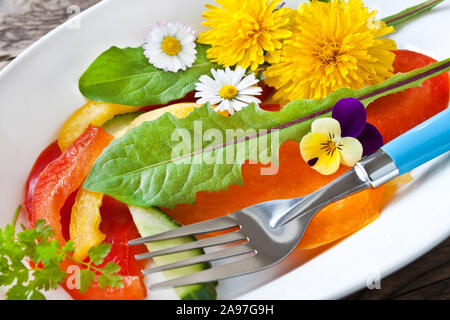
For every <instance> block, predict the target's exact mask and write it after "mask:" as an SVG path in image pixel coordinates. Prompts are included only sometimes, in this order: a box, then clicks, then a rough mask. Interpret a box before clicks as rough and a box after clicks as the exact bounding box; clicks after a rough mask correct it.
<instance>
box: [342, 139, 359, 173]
mask: <svg viewBox="0 0 450 320" xmlns="http://www.w3.org/2000/svg"><path fill="white" fill-rule="evenodd" d="M339 152H340V154H341V163H342V164H343V165H344V166H348V167H353V166H354V165H355V163H356V162H357V161H359V160H361V157H362V154H363V146H362V144H361V142H359V141H358V139H355V138H352V137H345V138H342V139H341V141H340V150H339Z"/></svg>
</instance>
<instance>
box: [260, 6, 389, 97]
mask: <svg viewBox="0 0 450 320" xmlns="http://www.w3.org/2000/svg"><path fill="white" fill-rule="evenodd" d="M375 14H376V12H375V11H373V10H370V9H368V8H367V7H365V6H364V3H363V2H362V1H361V0H347V1H341V0H332V1H330V2H322V1H308V2H306V3H304V4H301V5H300V7H299V8H298V10H296V11H293V12H292V13H291V14H290V15H289V22H288V23H287V24H286V25H285V26H284V28H285V29H287V30H289V31H291V32H292V36H291V37H289V38H288V39H285V40H283V44H282V46H281V48H279V49H276V50H275V52H271V53H270V55H267V59H269V60H270V63H272V65H271V66H269V67H268V68H267V70H266V71H265V72H264V75H265V76H266V77H267V78H266V79H265V82H266V83H267V84H268V85H270V86H271V87H275V89H276V93H275V95H274V99H275V100H277V101H278V102H280V103H281V104H286V103H288V102H289V101H292V100H294V99H320V98H324V97H326V96H327V95H328V94H329V93H330V92H333V91H335V90H337V89H339V88H351V89H360V88H363V87H365V86H368V85H372V84H377V83H379V82H381V81H383V80H385V79H387V78H389V77H391V76H392V75H393V63H394V59H395V53H394V52H392V50H394V49H396V45H395V42H394V41H393V40H390V39H384V38H380V37H382V36H385V35H387V34H389V33H391V32H393V31H394V28H392V27H388V26H387V25H386V24H385V23H384V22H382V21H380V20H375V21H374V19H375Z"/></svg>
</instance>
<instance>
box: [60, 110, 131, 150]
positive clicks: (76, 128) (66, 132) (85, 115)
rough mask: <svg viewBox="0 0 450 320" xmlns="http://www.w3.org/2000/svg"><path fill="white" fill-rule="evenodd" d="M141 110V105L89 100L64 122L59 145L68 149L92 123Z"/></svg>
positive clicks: (97, 123)
mask: <svg viewBox="0 0 450 320" xmlns="http://www.w3.org/2000/svg"><path fill="white" fill-rule="evenodd" d="M137 110H139V107H133V106H124V105H120V104H113V103H104V102H95V101H89V102H87V103H86V104H85V105H84V106H82V107H81V108H80V109H78V110H77V111H75V112H74V113H73V114H72V115H71V116H70V117H69V119H67V121H66V122H65V123H64V125H63V126H62V128H61V131H60V133H59V137H58V145H59V147H60V148H61V150H62V151H64V150H66V149H67V148H68V147H69V146H70V144H71V143H72V142H73V141H75V140H76V139H77V138H78V137H79V136H80V135H81V134H82V133H83V131H84V130H86V128H87V127H89V125H90V124H92V125H94V126H101V125H103V124H104V123H105V122H106V121H108V120H110V119H112V118H113V117H114V116H116V115H118V114H123V113H129V112H134V111H137Z"/></svg>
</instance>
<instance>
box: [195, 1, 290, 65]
mask: <svg viewBox="0 0 450 320" xmlns="http://www.w3.org/2000/svg"><path fill="white" fill-rule="evenodd" d="M280 1H281V0H272V1H269V0H240V1H237V0H217V3H218V4H219V5H221V7H219V6H213V5H206V7H207V8H208V9H209V11H206V12H205V13H204V14H203V17H204V18H205V19H206V20H208V21H205V22H203V25H204V26H206V27H210V28H211V29H209V30H208V31H206V32H203V33H201V34H200V35H199V39H198V41H199V42H201V43H205V44H209V45H211V48H210V49H208V52H207V55H208V58H209V59H211V60H212V61H214V62H217V63H218V64H220V65H223V66H234V65H238V66H240V67H242V68H244V69H247V68H248V67H250V68H251V70H252V71H255V70H256V69H257V68H258V66H259V65H261V64H263V63H264V62H265V53H270V52H274V51H275V50H277V49H280V48H281V46H282V40H283V39H286V38H288V37H290V36H291V32H290V31H289V30H287V29H285V28H283V27H284V26H285V25H286V24H287V23H288V21H289V18H288V16H289V14H290V12H291V11H292V10H291V9H288V8H282V9H276V6H277V4H278V3H279V2H280Z"/></svg>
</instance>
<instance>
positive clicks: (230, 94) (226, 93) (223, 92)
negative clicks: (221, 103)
mask: <svg viewBox="0 0 450 320" xmlns="http://www.w3.org/2000/svg"><path fill="white" fill-rule="evenodd" d="M237 94H238V90H237V89H236V87H235V86H233V85H231V84H228V85H225V86H223V87H222V88H220V91H219V95H220V96H221V97H222V98H224V99H228V100H231V99H234V98H235V97H236V96H237Z"/></svg>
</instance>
